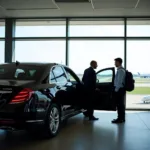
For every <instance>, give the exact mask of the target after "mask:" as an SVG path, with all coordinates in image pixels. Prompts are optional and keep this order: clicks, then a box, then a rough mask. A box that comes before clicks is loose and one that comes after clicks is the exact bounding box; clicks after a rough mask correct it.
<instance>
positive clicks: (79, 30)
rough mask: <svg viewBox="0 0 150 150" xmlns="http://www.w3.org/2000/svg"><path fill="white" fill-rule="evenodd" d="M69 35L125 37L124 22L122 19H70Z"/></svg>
mask: <svg viewBox="0 0 150 150" xmlns="http://www.w3.org/2000/svg"><path fill="white" fill-rule="evenodd" d="M116 31H117V32H116ZM69 36H70V37H123V36H124V22H123V21H122V20H119V21H117V20H112V21H108V20H100V21H99V20H97V21H70V22H69Z"/></svg>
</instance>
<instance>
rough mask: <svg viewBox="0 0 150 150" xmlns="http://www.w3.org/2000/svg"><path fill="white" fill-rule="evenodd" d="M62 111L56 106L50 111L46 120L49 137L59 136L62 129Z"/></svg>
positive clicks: (53, 105) (51, 107) (52, 106)
mask: <svg viewBox="0 0 150 150" xmlns="http://www.w3.org/2000/svg"><path fill="white" fill-rule="evenodd" d="M60 118H61V117H60V109H59V107H58V106H57V105H56V104H52V105H51V106H50V108H49V110H48V113H47V116H46V120H45V126H46V128H45V131H46V134H47V136H48V137H54V136H56V135H57V133H58V131H59V128H60V121H61V119H60Z"/></svg>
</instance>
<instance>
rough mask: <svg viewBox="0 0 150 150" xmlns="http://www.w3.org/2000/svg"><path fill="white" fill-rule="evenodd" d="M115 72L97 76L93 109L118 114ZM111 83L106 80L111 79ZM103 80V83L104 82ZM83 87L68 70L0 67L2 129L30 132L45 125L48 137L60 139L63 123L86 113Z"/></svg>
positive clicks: (34, 65) (41, 65)
mask: <svg viewBox="0 0 150 150" xmlns="http://www.w3.org/2000/svg"><path fill="white" fill-rule="evenodd" d="M114 74H115V71H114V68H107V69H103V70H100V71H98V72H97V76H98V77H100V78H99V79H98V80H97V88H99V89H100V90H99V91H97V92H96V93H95V98H94V99H93V100H92V105H91V107H93V108H94V109H97V110H116V106H115V101H114V99H113V90H112V87H113V81H114ZM108 75H109V78H111V80H104V79H105V78H106V77H105V76H108ZM103 78H104V79H103ZM86 107H87V106H86V99H85V93H84V88H83V83H82V82H81V81H80V79H79V78H78V76H77V75H76V74H75V73H74V72H73V71H72V70H71V69H69V68H68V67H66V66H63V65H59V64H54V63H53V64H52V63H45V64H44V63H19V62H16V63H10V64H2V65H0V128H2V129H6V130H7V129H29V128H30V127H31V126H34V127H37V125H42V127H44V128H43V132H44V131H45V132H44V133H46V134H47V135H48V137H51V136H55V135H57V133H58V131H59V128H60V123H61V121H62V120H64V119H66V118H69V117H71V116H74V115H77V114H79V113H81V112H83V111H82V110H85V109H86Z"/></svg>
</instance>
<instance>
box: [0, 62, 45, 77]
mask: <svg viewBox="0 0 150 150" xmlns="http://www.w3.org/2000/svg"><path fill="white" fill-rule="evenodd" d="M43 70H44V68H42V67H40V66H34V65H19V66H18V67H16V65H12V64H11V65H0V80H3V79H6V80H38V79H39V78H40V77H41V75H42V74H41V72H42V71H43Z"/></svg>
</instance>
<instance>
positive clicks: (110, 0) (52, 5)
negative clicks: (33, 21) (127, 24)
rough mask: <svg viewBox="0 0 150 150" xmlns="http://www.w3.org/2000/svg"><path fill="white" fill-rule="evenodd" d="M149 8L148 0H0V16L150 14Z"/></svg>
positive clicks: (122, 15)
mask: <svg viewBox="0 0 150 150" xmlns="http://www.w3.org/2000/svg"><path fill="white" fill-rule="evenodd" d="M58 1H59V2H58ZM68 1H69V2H68ZM73 1H74V2H73ZM77 1H78V2H77ZM149 9H150V0H0V17H1V18H6V17H13V18H23V17H70V16H72V17H78V16H79V17H81V16H82V17H84V16H115V17H116V16H118V17H120V16H121V17H125V16H131V17H132V16H150V11H149Z"/></svg>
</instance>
